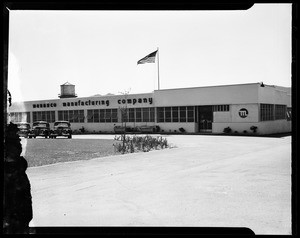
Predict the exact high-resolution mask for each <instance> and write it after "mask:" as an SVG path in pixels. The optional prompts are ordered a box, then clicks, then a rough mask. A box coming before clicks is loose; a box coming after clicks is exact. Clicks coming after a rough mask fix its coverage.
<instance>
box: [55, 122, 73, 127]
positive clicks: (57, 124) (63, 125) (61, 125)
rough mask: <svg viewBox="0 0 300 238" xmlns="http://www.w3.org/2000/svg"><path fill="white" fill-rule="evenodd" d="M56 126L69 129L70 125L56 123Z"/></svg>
mask: <svg viewBox="0 0 300 238" xmlns="http://www.w3.org/2000/svg"><path fill="white" fill-rule="evenodd" d="M54 126H57V127H69V124H68V123H65V122H60V123H55V124H54Z"/></svg>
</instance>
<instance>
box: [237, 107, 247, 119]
mask: <svg viewBox="0 0 300 238" xmlns="http://www.w3.org/2000/svg"><path fill="white" fill-rule="evenodd" d="M239 115H240V117H241V118H245V117H247V116H248V110H247V109H246V108H242V109H240V110H239Z"/></svg>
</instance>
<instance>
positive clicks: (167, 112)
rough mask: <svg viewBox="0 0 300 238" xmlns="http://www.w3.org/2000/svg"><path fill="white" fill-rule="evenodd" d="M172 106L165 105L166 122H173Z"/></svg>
mask: <svg viewBox="0 0 300 238" xmlns="http://www.w3.org/2000/svg"><path fill="white" fill-rule="evenodd" d="M171 115H172V114H171V107H165V122H171V121H172V120H171V119H172V118H171Z"/></svg>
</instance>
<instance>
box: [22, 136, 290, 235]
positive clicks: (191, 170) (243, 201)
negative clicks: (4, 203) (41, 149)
mask: <svg viewBox="0 0 300 238" xmlns="http://www.w3.org/2000/svg"><path fill="white" fill-rule="evenodd" d="M75 137H76V138H81V139H83V143H84V139H85V138H94V139H97V138H113V137H114V136H113V135H102V136H101V135H92V136H87V135H85V136H83V135H81V136H80V135H78V136H74V138H75ZM167 138H168V141H169V142H170V143H172V144H173V145H176V148H173V149H166V150H160V151H152V152H148V153H137V154H127V155H119V156H111V157H104V158H99V159H93V160H87V161H76V162H68V163H61V164H55V165H49V166H42V167H36V168H29V169H28V170H27V174H28V176H29V179H30V181H31V186H32V197H33V212H34V214H33V220H32V222H31V223H30V225H31V226H180V227H182V226H189V227H190V226H192V227H193V226H196V227H201V226H206V227H207V226H209V227H213V226H218V227H224V226H225V227H248V228H250V229H252V230H253V231H254V232H255V233H256V234H291V137H290V136H289V137H284V138H262V137H230V136H207V135H205V136H200V135H197V136H195V135H186V136H181V135H173V136H167Z"/></svg>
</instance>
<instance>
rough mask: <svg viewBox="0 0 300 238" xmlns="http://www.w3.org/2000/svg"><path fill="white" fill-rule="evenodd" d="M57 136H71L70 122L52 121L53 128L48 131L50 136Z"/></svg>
mask: <svg viewBox="0 0 300 238" xmlns="http://www.w3.org/2000/svg"><path fill="white" fill-rule="evenodd" d="M57 136H67V137H68V138H72V129H71V124H70V122H68V121H56V122H54V128H53V130H51V131H50V138H56V137H57Z"/></svg>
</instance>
